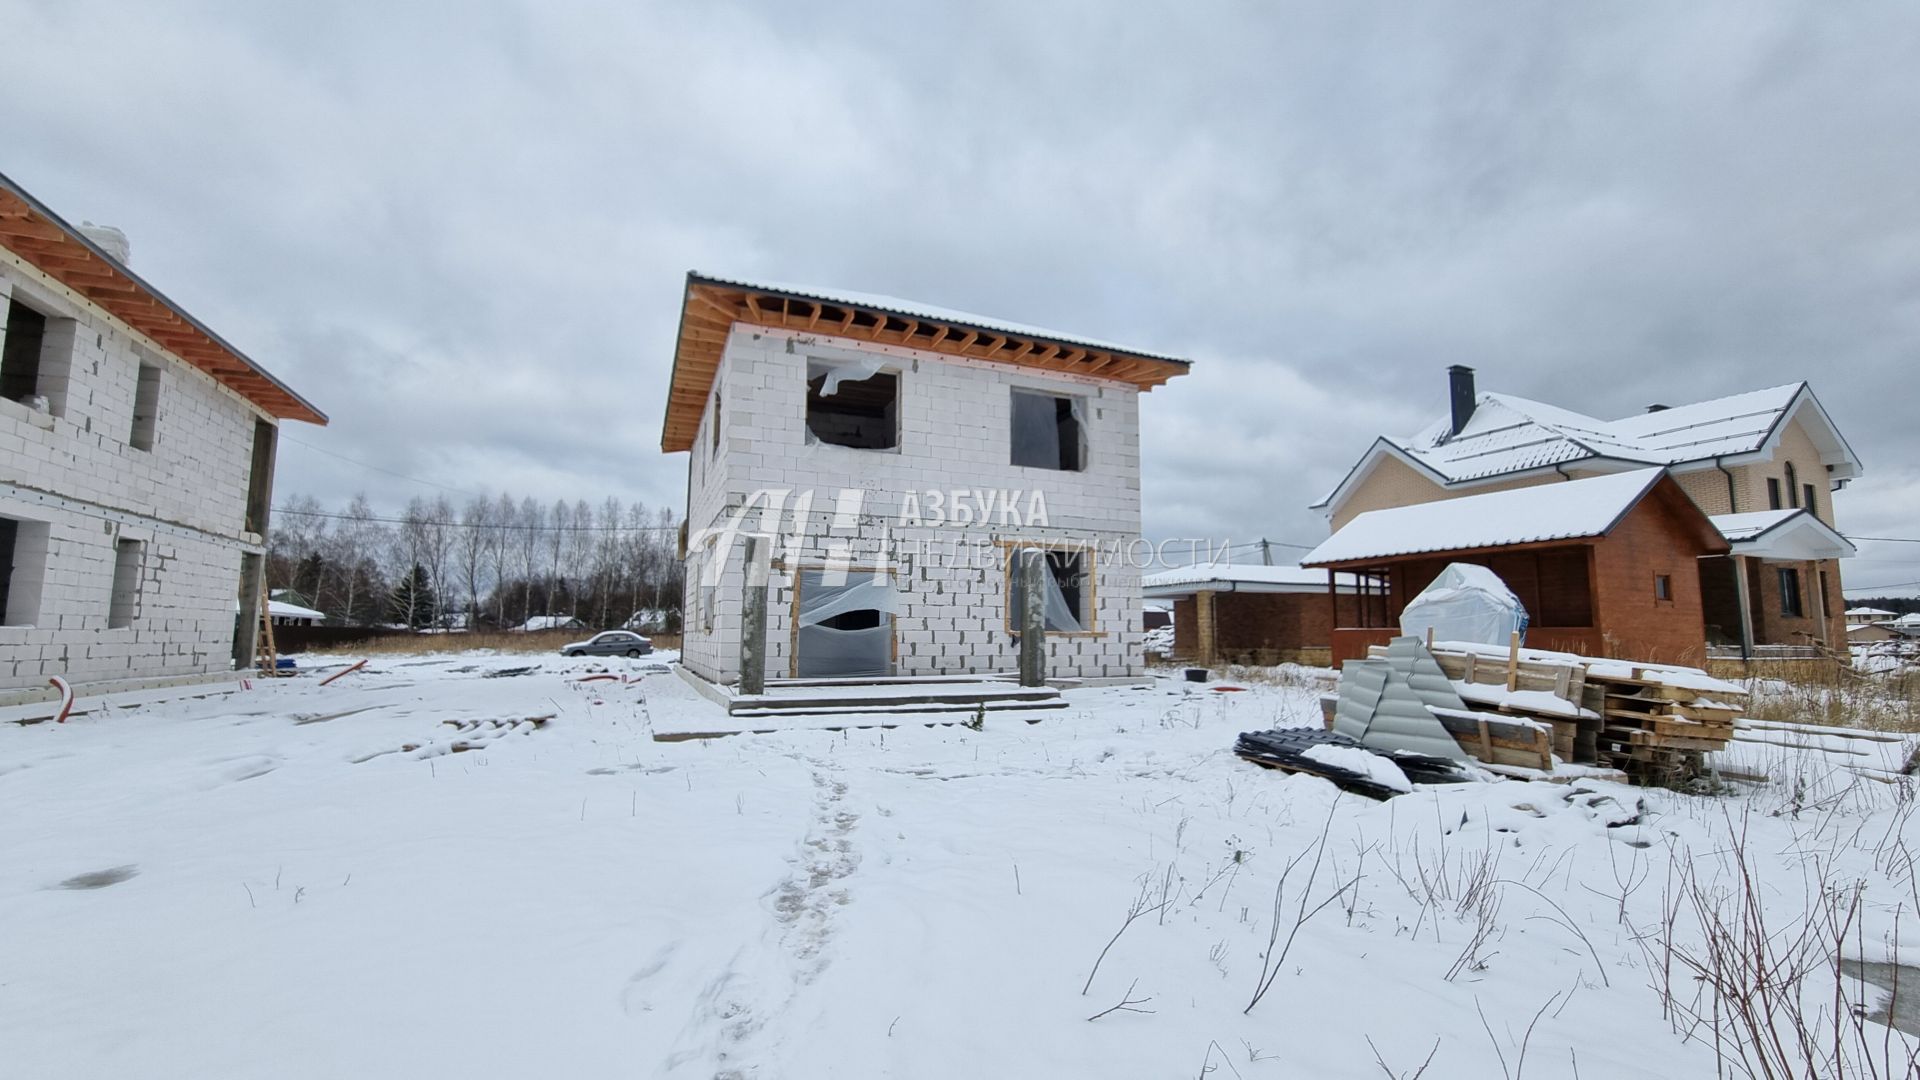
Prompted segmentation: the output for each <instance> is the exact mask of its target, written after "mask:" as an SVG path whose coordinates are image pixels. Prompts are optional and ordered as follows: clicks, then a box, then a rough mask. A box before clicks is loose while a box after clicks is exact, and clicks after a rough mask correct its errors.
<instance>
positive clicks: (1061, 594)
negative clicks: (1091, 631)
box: [1007, 551, 1087, 634]
mask: <svg viewBox="0 0 1920 1080" xmlns="http://www.w3.org/2000/svg"><path fill="white" fill-rule="evenodd" d="M1046 556H1047V570H1048V573H1047V575H1046V579H1045V582H1046V586H1045V587H1046V595H1045V596H1044V597H1043V598H1042V603H1043V606H1044V609H1045V610H1044V612H1043V617H1044V619H1045V622H1044V623H1043V625H1044V626H1045V627H1046V629H1047V631H1048V632H1049V633H1056V634H1078V633H1081V632H1083V631H1084V630H1086V625H1085V623H1084V622H1083V618H1082V615H1081V609H1082V606H1083V603H1084V600H1085V597H1086V592H1087V589H1086V554H1085V553H1084V552H1079V551H1048V552H1046ZM1021 576H1022V575H1021V573H1020V552H1019V551H1014V552H1011V553H1010V554H1009V555H1008V557H1007V580H1008V582H1009V583H1010V584H1011V586H1012V587H1011V589H1010V590H1009V597H1010V599H1009V602H1010V603H1011V604H1012V605H1013V610H1012V611H1011V612H1009V613H1008V617H1007V624H1008V625H1009V626H1011V627H1012V628H1013V629H1014V630H1015V632H1018V631H1019V629H1020V612H1021V604H1022V600H1021V595H1022V594H1021V591H1020V588H1021Z"/></svg>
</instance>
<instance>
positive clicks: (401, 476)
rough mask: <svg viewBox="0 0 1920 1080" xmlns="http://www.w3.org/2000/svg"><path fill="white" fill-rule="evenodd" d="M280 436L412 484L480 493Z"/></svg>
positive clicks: (462, 492)
mask: <svg viewBox="0 0 1920 1080" xmlns="http://www.w3.org/2000/svg"><path fill="white" fill-rule="evenodd" d="M280 437H281V438H283V439H285V440H287V441H288V442H290V443H294V444H295V445H298V446H304V447H306V448H307V449H309V450H312V451H313V452H314V453H316V454H325V455H327V456H328V457H331V458H339V459H340V460H341V461H344V462H346V463H347V464H349V465H358V466H360V467H361V468H363V469H372V470H373V471H374V472H377V473H385V474H387V475H388V476H391V477H393V478H395V479H397V480H405V481H407V482H408V483H412V484H423V485H425V486H427V487H430V488H439V489H440V490H441V491H451V492H453V493H454V494H455V495H468V496H472V497H475V498H477V497H479V494H480V493H479V492H477V491H468V490H466V489H465V488H457V487H449V486H447V485H446V484H436V483H434V482H433V481H431V480H422V479H420V478H419V477H417V476H408V475H407V474H406V473H398V472H394V471H393V470H392V469H388V468H384V467H382V466H379V465H373V464H370V463H368V462H365V461H360V460H358V459H356V458H350V457H348V456H347V455H345V454H336V453H334V452H333V451H331V450H326V449H322V448H321V447H318V446H315V445H313V444H312V443H310V442H303V441H301V440H299V439H296V438H294V437H293V436H291V435H286V434H282V435H281V436H280Z"/></svg>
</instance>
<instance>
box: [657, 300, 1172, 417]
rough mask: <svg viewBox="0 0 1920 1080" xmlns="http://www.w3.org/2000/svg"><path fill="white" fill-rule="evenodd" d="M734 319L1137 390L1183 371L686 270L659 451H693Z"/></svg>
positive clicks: (1090, 344)
mask: <svg viewBox="0 0 1920 1080" xmlns="http://www.w3.org/2000/svg"><path fill="white" fill-rule="evenodd" d="M737 323H738V324H746V325H749V326H764V327H768V328H770V329H773V330H776V331H797V332H802V333H807V334H819V335H823V336H830V337H838V338H850V339H853V340H855V341H860V342H869V343H871V344H872V345H874V346H879V347H882V348H886V349H890V350H895V351H896V352H897V350H901V349H913V350H919V351H923V352H933V353H943V354H946V355H949V356H953V357H956V358H960V359H972V360H987V361H992V362H994V363H1001V364H1013V365H1017V366H1021V367H1031V368H1037V369H1040V370H1044V371H1051V372H1056V373H1063V374H1073V375H1081V376H1086V377H1089V378H1094V379H1106V380H1112V381H1115V382H1120V383H1125V384H1128V385H1131V386H1133V387H1135V388H1137V389H1139V390H1143V391H1144V390H1151V389H1153V388H1154V387H1156V386H1159V385H1161V384H1162V383H1164V382H1166V381H1167V380H1168V379H1171V378H1173V377H1175V376H1178V375H1184V374H1186V373H1187V369H1188V367H1189V366H1190V362H1189V361H1187V360H1185V359H1182V358H1180V357H1176V356H1170V355H1167V354H1164V353H1158V352H1151V351H1148V350H1145V349H1140V348H1135V347H1133V346H1127V345H1120V344H1117V343H1115V342H1110V341H1102V340H1100V339H1098V338H1092V337H1086V336H1083V335H1079V334H1067V333H1062V332H1060V331H1056V330H1047V329H1044V328H1042V327H1038V326H1029V325H1027V324H1025V323H1017V322H1011V321H1009V320H1006V319H998V318H993V317H990V316H985V315H975V314H972V313H970V312H965V311H955V310H953V309H951V308H943V307H939V306H936V305H933V304H925V303H921V302H920V301H917V300H903V299H900V298H898V297H892V296H882V295H879V294H877V293H866V292H856V291H853V290H849V289H821V288H815V287H813V286H809V285H791V284H780V283H776V282H767V281H760V282H752V281H746V280H743V279H740V278H731V277H720V276H716V275H711V274H702V273H699V272H689V273H688V274H687V280H686V290H685V293H684V296H683V300H682V304H681V309H680V335H679V341H678V342H677V343H676V345H675V347H674V348H675V351H674V358H673V380H672V386H671V388H670V392H669V394H668V396H667V414H666V423H665V427H664V428H663V430H662V432H661V437H660V448H661V449H662V450H664V451H666V452H667V453H673V452H674V451H677V450H689V449H692V447H693V439H694V434H695V432H697V431H698V430H699V427H700V418H701V417H702V416H703V415H705V413H706V409H707V407H708V402H709V398H710V397H711V390H712V388H713V380H714V376H715V375H716V374H717V372H718V371H719V366H720V358H721V355H722V353H723V352H724V351H725V349H726V340H727V334H728V333H729V332H730V331H731V329H732V328H733V326H734V325H735V324H737Z"/></svg>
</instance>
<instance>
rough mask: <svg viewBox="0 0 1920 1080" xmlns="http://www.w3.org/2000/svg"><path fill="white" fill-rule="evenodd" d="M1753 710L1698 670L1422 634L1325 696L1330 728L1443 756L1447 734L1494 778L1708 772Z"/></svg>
mask: <svg viewBox="0 0 1920 1080" xmlns="http://www.w3.org/2000/svg"><path fill="white" fill-rule="evenodd" d="M1415 704H1417V705H1418V706H1419V709H1418V710H1417V711H1416V710H1415V709H1414V708H1412V707H1411V706H1413V705H1415ZM1746 706H1747V692H1746V690H1745V689H1744V688H1743V687H1741V686H1739V685H1737V684H1734V683H1730V682H1726V681H1725V680H1722V679H1716V678H1713V677H1712V676H1710V675H1708V674H1707V673H1706V672H1704V671H1701V670H1699V669H1698V668H1691V667H1680V666H1676V665H1670V664H1643V663H1635V662H1632V661H1625V660H1608V659H1596V658H1593V657H1585V656H1576V655H1573V654H1570V653H1556V652H1541V651H1537V650H1527V649H1521V648H1519V647H1518V645H1517V644H1512V645H1509V646H1508V647H1507V648H1500V647H1497V646H1490V645H1479V644H1474V643H1470V642H1442V643H1439V644H1437V645H1435V646H1434V647H1433V648H1432V649H1431V650H1429V649H1428V648H1426V647H1425V646H1424V645H1423V644H1422V643H1421V642H1420V641H1419V639H1417V638H1412V637H1401V638H1396V639H1394V641H1393V642H1392V643H1391V644H1390V645H1386V646H1374V647H1373V648H1371V649H1369V650H1368V658H1367V659H1366V660H1357V661H1349V662H1348V664H1347V665H1346V670H1345V671H1344V672H1343V674H1342V677H1341V683H1340V692H1339V693H1338V694H1331V695H1327V696H1325V697H1323V698H1322V707H1323V710H1324V711H1325V713H1326V717H1327V725H1328V727H1329V728H1331V729H1333V730H1336V731H1338V730H1342V728H1343V726H1344V727H1346V728H1347V729H1348V730H1349V732H1350V733H1351V732H1352V731H1353V730H1354V729H1355V728H1356V727H1358V728H1359V729H1360V731H1361V732H1362V733H1361V734H1356V735H1355V737H1356V738H1360V739H1361V740H1362V741H1363V742H1368V743H1369V745H1375V746H1380V747H1383V748H1385V747H1389V746H1396V745H1399V741H1398V740H1399V739H1400V738H1402V737H1404V736H1405V735H1406V734H1407V733H1408V732H1410V731H1418V732H1424V733H1425V735H1424V736H1422V737H1423V738H1425V739H1427V741H1426V742H1425V743H1423V744H1421V745H1420V747H1419V748H1420V749H1421V750H1422V751H1423V752H1427V753H1433V752H1436V750H1435V747H1434V745H1433V744H1432V743H1431V734H1432V730H1433V728H1434V727H1438V728H1440V729H1443V730H1444V731H1445V732H1446V735H1447V736H1448V737H1449V738H1450V739H1451V740H1452V741H1453V742H1454V743H1456V744H1457V747H1458V750H1459V751H1460V752H1462V753H1464V754H1466V755H1468V756H1471V757H1473V758H1474V759H1476V760H1477V761H1479V762H1480V763H1481V764H1483V765H1486V766H1492V767H1494V770H1495V771H1504V770H1506V769H1525V770H1538V771H1540V772H1548V773H1550V772H1552V771H1553V770H1554V769H1555V766H1556V762H1555V759H1558V762H1559V763H1560V764H1563V765H1564V764H1572V765H1587V766H1596V767H1602V768H1612V769H1618V770H1619V771H1620V772H1622V773H1624V774H1625V775H1626V776H1628V777H1630V778H1632V779H1634V780H1636V781H1639V782H1641V783H1650V784H1671V783H1675V782H1677V781H1681V780H1685V779H1687V778H1688V777H1691V776H1693V775H1696V774H1698V773H1699V772H1701V771H1702V761H1703V755H1704V754H1706V753H1708V752H1710V751H1715V750H1720V749H1723V748H1724V747H1725V746H1726V745H1727V743H1728V742H1729V741H1731V740H1732V738H1733V733H1734V721H1735V720H1736V719H1737V718H1738V717H1739V716H1740V715H1741V713H1742V712H1743V710H1745V708H1746ZM1423 712H1424V713H1425V714H1426V716H1427V717H1430V718H1431V723H1426V722H1424V721H1425V718H1424V717H1422V716H1421V715H1420V714H1421V713H1423ZM1343 717H1344V718H1345V723H1344V725H1343ZM1383 722H1384V727H1383ZM1369 733H1371V734H1373V736H1374V737H1373V738H1371V739H1369V738H1368V734H1369ZM1382 736H1384V737H1382ZM1408 748H1409V749H1412V748H1414V747H1413V746H1411V745H1410V746H1408Z"/></svg>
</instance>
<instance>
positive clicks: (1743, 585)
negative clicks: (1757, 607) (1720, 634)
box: [1727, 555, 1753, 660]
mask: <svg viewBox="0 0 1920 1080" xmlns="http://www.w3.org/2000/svg"><path fill="white" fill-rule="evenodd" d="M1727 561H1728V562H1730V563H1732V564H1733V595H1734V597H1735V599H1736V600H1737V601H1738V603H1739V605H1740V659H1742V660H1751V659H1753V604H1752V602H1751V601H1750V600H1749V599H1748V598H1747V557H1746V556H1745V555H1729V556H1727Z"/></svg>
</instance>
